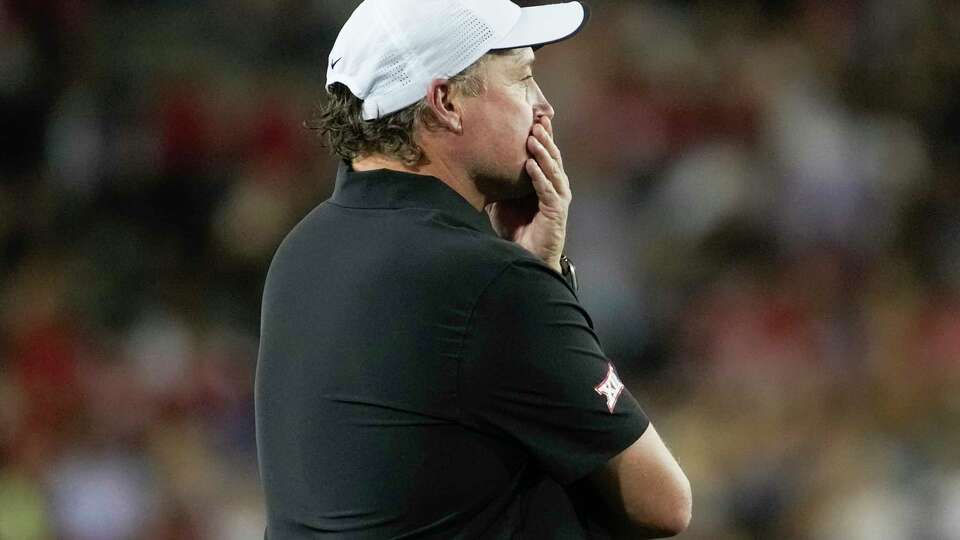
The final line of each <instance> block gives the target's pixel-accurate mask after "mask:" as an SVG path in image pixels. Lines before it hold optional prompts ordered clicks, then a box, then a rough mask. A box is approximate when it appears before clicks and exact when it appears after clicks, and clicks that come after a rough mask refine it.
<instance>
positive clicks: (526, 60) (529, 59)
mask: <svg viewBox="0 0 960 540" xmlns="http://www.w3.org/2000/svg"><path fill="white" fill-rule="evenodd" d="M536 61H537V57H536V56H518V57H517V59H516V64H517V67H518V68H519V69H527V68H533V63H534V62H536Z"/></svg>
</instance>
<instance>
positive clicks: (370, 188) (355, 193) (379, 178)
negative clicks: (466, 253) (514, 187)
mask: <svg viewBox="0 0 960 540" xmlns="http://www.w3.org/2000/svg"><path fill="white" fill-rule="evenodd" d="M331 201H332V202H333V203H335V204H338V205H340V206H346V207H351V208H384V209H386V208H423V209H429V210H437V211H440V212H443V213H444V214H447V215H449V216H452V217H454V218H456V219H457V220H458V221H461V222H463V223H464V224H465V225H468V226H469V227H470V228H471V229H475V230H477V231H479V232H482V233H487V234H491V235H496V233H495V232H494V231H493V227H492V226H491V225H490V219H489V218H488V217H487V213H486V212H485V211H480V212H478V211H477V210H476V209H475V208H474V207H473V206H471V205H470V203H468V202H467V200H466V199H464V198H463V197H462V196H461V195H460V194H459V193H457V192H456V191H454V190H453V188H451V187H450V186H448V185H447V184H445V183H444V182H443V181H442V180H440V179H439V178H436V177H433V176H425V175H420V174H411V173H405V172H399V171H392V170H389V169H380V170H376V171H364V172H359V171H354V170H353V168H351V167H350V166H349V165H348V164H347V163H346V162H341V163H340V169H339V170H338V171H337V183H336V187H335V188H334V190H333V197H331Z"/></svg>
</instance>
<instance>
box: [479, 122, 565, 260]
mask: <svg viewBox="0 0 960 540" xmlns="http://www.w3.org/2000/svg"><path fill="white" fill-rule="evenodd" d="M527 151H528V152H529V153H530V155H532V156H533V159H528V160H527V162H526V165H525V167H526V171H527V174H528V175H529V176H530V179H531V181H532V183H533V188H534V191H535V194H534V195H532V196H530V197H525V198H522V199H516V200H508V201H500V202H496V203H493V204H490V205H489V206H488V207H487V212H488V214H489V215H490V222H491V224H492V225H493V229H494V230H495V231H496V232H497V234H498V235H500V237H501V238H505V239H507V240H511V241H513V242H516V243H518V244H520V245H521V246H523V247H524V248H526V249H527V250H528V251H530V252H531V253H533V254H534V255H536V256H537V257H538V258H539V259H540V260H542V261H543V262H544V263H546V264H547V265H548V266H550V267H551V268H553V269H554V270H556V271H557V272H560V255H561V254H562V253H563V246H564V243H565V241H566V236H567V215H568V213H569V210H570V201H571V200H572V199H573V195H572V194H571V192H570V180H569V179H568V178H567V173H566V172H564V170H563V157H562V156H561V154H560V149H559V148H557V145H556V143H554V140H553V123H552V122H551V120H550V118H549V117H547V116H542V117H540V120H539V122H538V123H537V124H535V125H534V127H533V129H532V130H531V135H530V137H529V138H528V139H527Z"/></svg>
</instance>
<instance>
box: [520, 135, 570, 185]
mask: <svg viewBox="0 0 960 540" xmlns="http://www.w3.org/2000/svg"><path fill="white" fill-rule="evenodd" d="M527 147H528V149H529V150H530V153H531V154H533V157H534V158H535V159H536V160H537V162H538V163H539V164H540V168H541V169H543V172H545V173H547V176H548V177H551V180H553V179H554V177H557V176H560V174H561V173H562V172H563V169H561V168H560V164H559V163H557V161H556V160H555V159H554V158H553V156H551V155H550V152H548V151H547V148H546V147H545V146H544V145H543V143H541V142H540V140H539V139H537V138H536V137H530V140H529V143H528V144H527Z"/></svg>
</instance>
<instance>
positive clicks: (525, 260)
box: [256, 0, 691, 540]
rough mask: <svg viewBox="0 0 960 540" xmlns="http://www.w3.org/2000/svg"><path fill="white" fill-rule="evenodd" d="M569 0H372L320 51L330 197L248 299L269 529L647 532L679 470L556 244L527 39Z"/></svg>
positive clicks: (679, 517) (566, 191) (552, 162)
mask: <svg viewBox="0 0 960 540" xmlns="http://www.w3.org/2000/svg"><path fill="white" fill-rule="evenodd" d="M585 21H586V12H585V10H584V8H583V7H582V6H581V5H580V4H579V3H578V2H570V3H566V4H555V5H548V6H540V7H535V8H525V9H521V8H519V7H517V6H516V5H514V4H512V3H511V2H509V1H508V0H366V1H365V2H363V3H361V4H360V6H359V7H358V8H357V10H356V11H355V12H354V14H353V15H352V16H351V18H350V20H349V21H347V23H346V24H345V25H344V27H343V29H342V31H341V33H340V36H339V37H338V39H337V42H336V44H335V46H334V47H333V51H332V53H331V55H330V62H329V64H328V71H327V89H328V92H329V94H330V96H329V97H330V99H329V100H328V103H327V105H326V106H325V107H324V110H323V111H322V115H321V118H320V125H319V128H320V129H321V130H322V131H323V132H324V133H325V134H326V135H327V137H328V138H329V141H330V144H331V146H332V148H333V149H334V151H336V152H337V153H338V154H339V155H340V156H341V157H342V158H343V160H344V162H343V164H342V165H341V167H340V171H339V174H338V177H337V184H336V189H335V192H334V195H333V196H332V198H331V199H330V200H328V201H326V202H324V203H323V204H321V205H320V206H318V207H317V208H316V209H315V210H314V211H313V212H311V213H310V214H309V215H308V216H307V217H306V218H305V219H304V220H303V221H302V222H301V223H300V224H299V225H297V227H296V228H295V229H294V230H293V231H292V232H291V233H290V234H289V236H288V237H287V238H286V239H285V240H284V242H283V244H282V245H281V246H280V248H279V249H278V251H277V253H276V256H275V258H274V261H273V263H272V265H271V268H270V271H269V274H268V276H267V280H266V286H265V289H264V297H263V313H262V330H261V332H262V334H261V346H260V358H259V364H258V368H257V380H256V407H257V442H258V451H259V459H260V471H261V477H262V481H263V485H264V489H265V494H266V505H267V519H268V523H267V530H266V537H267V538H269V539H271V540H288V539H306V538H344V539H354V538H364V539H366V538H396V539H400V538H404V539H407V538H438V539H451V538H458V539H473V538H496V539H500V538H528V539H537V540H541V539H553V538H564V539H570V538H595V537H597V538H602V537H624V538H644V537H659V536H670V535H673V534H676V533H678V532H680V531H682V530H683V529H685V528H686V526H687V524H688V522H689V519H690V506H691V504H690V500H691V495H690V486H689V483H688V482H687V479H686V477H685V476H684V474H683V472H682V471H681V470H680V468H679V466H678V465H677V463H676V462H675V461H674V459H673V457H672V456H671V455H670V453H669V451H668V450H667V449H666V447H665V446H664V444H663V442H662V441H661V439H660V437H659V436H658V434H657V432H656V430H655V429H654V428H653V426H652V425H650V423H649V420H648V419H647V418H646V416H645V415H644V413H643V411H642V410H641V409H640V407H639V405H638V404H637V402H636V401H635V400H634V398H633V397H632V396H631V395H630V393H629V392H627V391H626V390H624V388H623V385H622V383H621V382H620V380H619V379H618V377H617V375H616V371H615V369H614V367H613V365H612V364H611V363H610V362H609V360H608V359H607V358H606V357H605V356H604V354H603V351H602V349H601V348H600V344H599V342H598V340H597V338H596V335H595V334H594V330H593V326H592V322H591V320H590V318H589V316H588V314H587V313H586V312H585V311H584V310H583V308H582V307H581V306H580V304H579V302H578V300H577V296H576V283H575V280H574V279H573V276H572V274H573V268H572V266H570V265H569V262H568V261H566V259H565V257H563V246H564V238H565V234H566V223H567V210H568V208H569V205H570V201H571V193H570V183H569V181H568V179H567V176H566V174H565V173H564V168H563V161H562V156H561V154H560V150H559V149H558V148H557V146H556V144H555V143H554V140H553V125H552V119H553V115H554V111H553V108H552V107H551V105H550V103H549V102H548V101H547V100H546V98H545V97H544V95H543V93H542V92H541V90H540V88H539V86H538V85H537V83H536V82H535V80H534V78H533V72H532V64H533V61H534V48H535V47H539V46H542V45H544V44H547V43H551V42H555V41H559V40H562V39H566V38H568V37H570V36H572V35H573V34H574V33H575V32H576V31H578V30H579V29H580V28H581V27H582V26H583V24H584V23H585Z"/></svg>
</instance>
